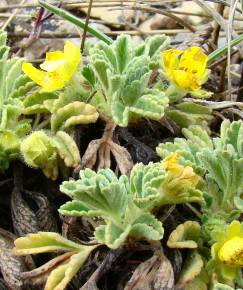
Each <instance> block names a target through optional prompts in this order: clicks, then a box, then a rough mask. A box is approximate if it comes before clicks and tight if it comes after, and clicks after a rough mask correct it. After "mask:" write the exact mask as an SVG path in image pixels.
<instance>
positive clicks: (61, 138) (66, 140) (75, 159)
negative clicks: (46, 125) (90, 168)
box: [51, 131, 81, 168]
mask: <svg viewBox="0 0 243 290" xmlns="http://www.w3.org/2000/svg"><path fill="white" fill-rule="evenodd" d="M51 141H52V143H53V144H54V146H55V147H56V148H57V151H58V154H59V156H60V157H61V158H62V159H63V160H64V163H65V164H66V166H67V167H74V168H75V167H77V166H78V165H79V163H80V161H81V159H80V154H79V149H78V147H77V145H76V143H75V142H74V140H73V139H72V138H71V137H70V136H69V135H68V134H67V133H65V132H63V131H58V132H57V133H56V135H55V136H54V137H53V138H52V140H51Z"/></svg>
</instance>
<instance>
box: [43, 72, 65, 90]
mask: <svg viewBox="0 0 243 290" xmlns="http://www.w3.org/2000/svg"><path fill="white" fill-rule="evenodd" d="M47 74H48V75H47V76H46V78H45V84H44V85H43V86H42V87H43V89H44V90H45V91H47V92H54V91H57V90H60V89H62V88H63V87H64V84H65V81H64V79H63V77H62V75H60V74H59V73H57V72H50V73H47Z"/></svg>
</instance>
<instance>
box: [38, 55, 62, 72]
mask: <svg viewBox="0 0 243 290" xmlns="http://www.w3.org/2000/svg"><path fill="white" fill-rule="evenodd" d="M63 64H64V53H63V52H61V51H53V52H47V53H46V60H45V62H43V63H42V64H41V65H40V67H41V68H42V69H43V70H45V71H48V72H53V71H55V70H57V69H58V68H60V66H63Z"/></svg>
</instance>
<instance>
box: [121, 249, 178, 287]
mask: <svg viewBox="0 0 243 290" xmlns="http://www.w3.org/2000/svg"><path fill="white" fill-rule="evenodd" d="M170 289H171V290H172V289H174V273H173V269H172V266H171V263H170V262H169V260H168V259H167V258H166V257H165V256H164V254H163V253H162V252H161V251H157V252H155V254H154V255H153V257H152V258H150V259H149V260H147V261H145V262H143V263H141V264H140V265H139V266H138V267H137V269H136V270H135V271H134V273H133V275H132V277H131V279H130V281H128V283H127V285H126V287H125V288H124V290H170Z"/></svg>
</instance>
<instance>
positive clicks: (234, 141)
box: [214, 120, 243, 159]
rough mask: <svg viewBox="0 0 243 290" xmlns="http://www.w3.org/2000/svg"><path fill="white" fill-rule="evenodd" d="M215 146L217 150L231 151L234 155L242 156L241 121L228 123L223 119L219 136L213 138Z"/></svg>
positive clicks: (242, 132) (242, 129)
mask: <svg viewBox="0 0 243 290" xmlns="http://www.w3.org/2000/svg"><path fill="white" fill-rule="evenodd" d="M214 144H215V147H216V148H217V149H219V150H227V151H231V152H232V153H233V154H234V155H235V157H236V158H237V159H238V158H242V157H243V122H242V121H234V122H232V123H230V121H229V120H225V121H224V122H223V123H222V125H221V130H220V138H214Z"/></svg>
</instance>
